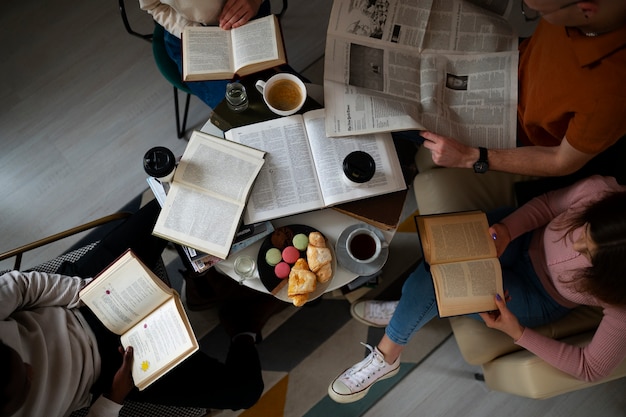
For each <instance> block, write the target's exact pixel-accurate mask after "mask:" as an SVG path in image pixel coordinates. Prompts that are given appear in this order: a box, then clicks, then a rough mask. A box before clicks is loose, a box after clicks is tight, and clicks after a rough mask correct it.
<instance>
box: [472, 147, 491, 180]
mask: <svg viewBox="0 0 626 417" xmlns="http://www.w3.org/2000/svg"><path fill="white" fill-rule="evenodd" d="M478 152H480V154H479V156H478V161H476V162H474V172H475V173H477V174H484V173H485V172H487V171H489V160H488V158H487V148H483V147H482V146H480V147H479V148H478Z"/></svg>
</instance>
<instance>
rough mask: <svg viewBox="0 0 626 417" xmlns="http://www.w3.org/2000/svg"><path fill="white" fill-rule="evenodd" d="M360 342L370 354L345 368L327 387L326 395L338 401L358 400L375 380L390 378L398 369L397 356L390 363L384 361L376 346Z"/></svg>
mask: <svg viewBox="0 0 626 417" xmlns="http://www.w3.org/2000/svg"><path fill="white" fill-rule="evenodd" d="M361 344H362V345H363V346H365V347H367V348H368V349H369V350H370V354H369V355H367V357H366V358H365V359H363V360H362V361H361V362H359V363H357V364H356V365H354V366H352V367H351V368H348V369H346V370H345V371H344V372H343V373H342V374H341V375H339V376H338V377H337V378H335V379H334V380H333V382H331V384H330V386H329V387H328V395H329V396H330V398H331V399H333V400H334V401H336V402H338V403H351V402H354V401H358V400H360V399H361V398H363V397H365V395H366V394H367V392H368V391H369V389H370V387H371V386H372V385H374V383H375V382H377V381H382V380H383V379H387V378H391V377H392V376H394V375H395V374H397V373H398V371H399V370H400V358H399V357H398V359H396V361H395V362H394V363H392V364H391V365H390V364H388V363H387V362H385V358H384V356H383V354H382V353H380V351H379V350H378V348H377V347H375V348H372V347H371V346H370V345H367V344H365V343H361Z"/></svg>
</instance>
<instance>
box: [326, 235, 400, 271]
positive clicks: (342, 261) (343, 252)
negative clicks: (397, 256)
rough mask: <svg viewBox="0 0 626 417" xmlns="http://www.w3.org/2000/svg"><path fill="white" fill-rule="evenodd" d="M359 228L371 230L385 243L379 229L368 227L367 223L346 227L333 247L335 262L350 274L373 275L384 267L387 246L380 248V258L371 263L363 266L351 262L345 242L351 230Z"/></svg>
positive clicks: (387, 255)
mask: <svg viewBox="0 0 626 417" xmlns="http://www.w3.org/2000/svg"><path fill="white" fill-rule="evenodd" d="M359 228H366V229H369V230H371V231H372V232H374V233H375V234H376V235H377V236H378V237H379V238H380V240H381V241H382V242H386V240H385V236H384V235H383V233H382V232H381V231H380V229H378V228H376V227H374V226H372V225H369V224H367V223H358V224H353V225H352V226H348V227H347V228H346V229H345V230H344V231H343V232H341V235H339V239H337V244H336V246H335V254H336V255H337V262H338V263H339V265H340V266H342V267H344V268H346V269H347V270H348V271H350V272H353V273H355V274H359V276H367V275H373V274H375V273H376V272H378V271H380V269H381V268H382V267H383V266H384V265H385V262H387V257H389V245H386V246H384V247H383V248H381V250H380V256H379V257H378V258H377V259H375V260H374V261H372V262H369V263H366V264H365V263H361V262H357V261H355V260H353V259H352V258H351V257H350V255H348V250H347V249H346V240H347V239H348V235H349V234H350V233H351V232H352V231H353V230H355V229H359Z"/></svg>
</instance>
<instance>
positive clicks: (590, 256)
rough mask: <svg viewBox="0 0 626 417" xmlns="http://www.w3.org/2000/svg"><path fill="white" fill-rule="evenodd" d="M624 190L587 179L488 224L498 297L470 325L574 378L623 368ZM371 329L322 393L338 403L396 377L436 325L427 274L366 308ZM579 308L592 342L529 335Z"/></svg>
mask: <svg viewBox="0 0 626 417" xmlns="http://www.w3.org/2000/svg"><path fill="white" fill-rule="evenodd" d="M624 213H626V187H625V186H621V185H619V184H618V183H617V181H616V180H615V179H614V178H612V177H601V176H592V177H589V178H586V179H584V180H581V181H579V182H577V183H575V184H574V185H571V186H569V187H567V188H563V189H560V190H557V191H552V192H549V193H546V194H544V195H541V196H539V197H536V198H534V199H533V200H531V201H529V202H528V203H527V204H525V205H523V206H522V207H520V208H518V209H517V210H515V211H513V212H511V211H510V210H508V213H507V214H508V215H503V213H499V217H498V214H497V213H493V214H489V215H488V217H490V222H491V224H492V226H491V227H490V230H489V233H490V234H492V236H495V238H496V240H495V242H496V247H497V249H498V255H499V257H500V262H501V264H502V270H503V277H504V287H505V289H506V291H507V295H505V294H495V298H496V305H497V306H498V310H497V311H492V312H484V313H480V314H476V315H472V317H475V318H476V319H477V320H483V321H484V322H485V324H486V325H487V326H488V327H491V328H495V329H498V330H500V331H502V332H504V333H506V334H508V335H509V336H511V338H513V340H514V342H515V343H516V344H518V345H519V346H521V347H524V348H526V349H528V350H529V351H531V352H533V353H534V354H536V355H537V356H539V357H540V358H542V359H543V360H545V361H546V362H548V363H550V364H551V365H553V366H554V367H555V368H557V369H560V370H561V371H563V372H566V373H568V374H570V375H573V376H574V377H576V378H579V379H581V380H585V381H597V380H600V379H602V378H604V377H606V376H608V375H609V374H610V373H611V372H612V371H613V369H615V368H616V367H617V366H618V365H619V364H620V363H621V362H622V361H623V360H624V358H626V280H624V277H625V276H626V263H624V261H623V259H624V257H625V256H626V216H625V215H624ZM366 303H367V304H366V305H365V306H364V307H365V309H366V312H367V314H368V315H369V316H372V317H375V316H378V319H377V320H375V319H372V324H373V325H375V324H378V325H379V326H383V325H386V329H385V335H384V336H383V337H382V339H381V340H380V342H379V343H378V345H377V346H376V347H371V346H369V345H366V346H367V347H368V348H369V350H370V351H371V353H370V354H369V355H368V356H367V357H366V358H365V359H363V360H362V361H360V362H359V363H357V364H355V365H354V366H352V367H350V368H348V369H346V370H345V371H343V372H342V373H341V374H340V375H339V376H337V377H336V378H335V379H334V380H333V381H332V382H331V384H330V386H329V387H328V394H329V396H330V397H331V398H332V399H333V400H335V401H337V402H340V403H349V402H353V401H357V400H359V399H361V398H363V397H364V396H365V395H366V394H367V392H368V391H369V389H370V387H371V386H372V385H373V384H374V383H375V382H377V381H380V380H383V379H386V378H390V377H392V376H394V375H395V374H397V373H398V370H399V366H400V354H401V353H402V350H403V349H404V347H405V345H406V344H407V343H408V341H409V339H410V338H411V337H412V336H413V334H415V332H417V331H418V330H419V329H420V328H422V326H423V325H425V324H426V323H427V322H429V321H430V320H431V319H433V318H435V317H437V316H438V312H437V303H436V301H435V293H434V288H433V284H432V279H431V276H430V273H429V272H427V270H426V269H425V267H424V263H423V262H422V263H420V265H419V266H418V267H417V269H416V270H415V271H414V272H413V273H412V274H411V275H410V276H409V277H408V278H407V280H406V282H405V283H404V286H403V288H402V296H401V297H400V301H368V302H366ZM579 305H588V306H596V307H600V308H602V310H603V314H604V315H603V318H602V321H601V323H600V325H599V327H598V328H597V330H596V332H595V334H594V337H593V340H592V341H591V343H590V344H589V345H587V346H585V347H578V346H573V345H569V344H566V343H563V342H561V341H558V340H554V339H551V338H549V337H546V336H542V335H540V334H539V333H537V332H535V331H534V330H533V327H537V326H540V325H542V324H546V323H550V322H553V321H555V320H557V319H559V318H561V317H563V316H564V315H566V314H567V313H568V312H569V311H570V310H571V309H572V308H574V307H576V306H579Z"/></svg>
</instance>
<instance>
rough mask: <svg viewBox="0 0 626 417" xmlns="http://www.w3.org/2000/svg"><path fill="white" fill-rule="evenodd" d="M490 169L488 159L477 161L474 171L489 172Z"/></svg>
mask: <svg viewBox="0 0 626 417" xmlns="http://www.w3.org/2000/svg"><path fill="white" fill-rule="evenodd" d="M488 169H489V164H488V163H487V162H486V161H477V162H476V163H475V164H474V172H476V173H478V174H483V173H485V172H487V170H488Z"/></svg>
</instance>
